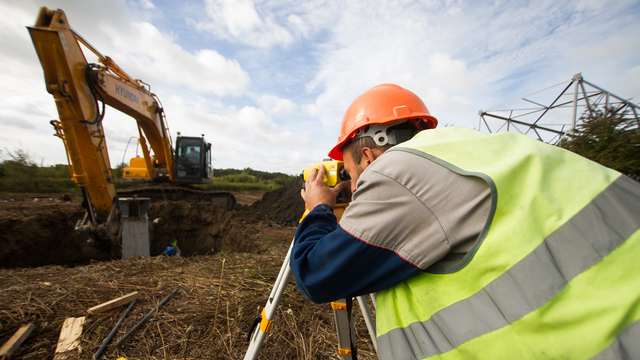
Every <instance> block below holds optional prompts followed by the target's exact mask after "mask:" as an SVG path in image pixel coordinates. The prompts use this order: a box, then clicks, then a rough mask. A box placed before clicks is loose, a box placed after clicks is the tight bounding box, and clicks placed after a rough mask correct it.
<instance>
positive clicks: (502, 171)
mask: <svg viewBox="0 0 640 360" xmlns="http://www.w3.org/2000/svg"><path fill="white" fill-rule="evenodd" d="M389 151H408V152H411V153H414V154H417V155H420V156H424V157H426V158H428V159H430V160H432V161H433V162H435V163H438V164H441V165H443V166H445V167H447V168H448V169H450V170H452V171H454V172H456V173H458V174H461V175H465V176H477V177H480V178H482V179H484V180H485V181H486V182H487V183H488V184H489V186H490V188H491V192H492V205H491V215H490V216H489V220H488V221H487V224H486V225H485V227H484V229H483V231H482V232H481V233H480V235H479V237H478V240H477V241H476V243H475V245H474V247H473V248H472V249H471V251H469V253H467V255H466V256H465V257H464V259H463V260H462V261H461V262H460V263H458V264H457V265H456V266H454V267H453V268H450V269H446V270H445V271H441V272H440V273H429V269H427V271H425V272H423V273H422V274H420V275H417V276H415V277H413V278H411V279H409V280H407V281H404V282H402V283H400V284H398V285H396V286H394V287H392V288H390V289H386V290H384V291H381V292H379V293H378V311H377V315H376V323H377V333H378V351H379V356H380V359H424V358H430V357H433V358H437V359H590V358H603V359H604V358H615V359H622V358H626V357H625V356H624V355H625V354H627V356H630V358H640V321H638V320H639V319H640V231H638V229H639V228H640V184H638V183H637V182H636V181H634V180H632V179H630V178H628V177H627V176H624V175H621V174H620V173H618V172H616V171H614V170H611V169H608V168H606V167H603V166H600V165H598V164H596V163H594V162H592V161H590V160H587V159H585V158H582V157H580V156H578V155H576V154H573V153H571V152H569V151H566V150H563V149H560V148H557V147H555V146H551V145H547V144H544V143H541V142H539V141H536V140H533V139H530V138H528V137H526V136H523V135H517V134H512V133H501V134H493V135H486V134H482V133H479V132H476V131H472V130H467V129H460V128H444V129H436V130H426V131H423V132H421V133H419V134H418V135H417V136H416V137H414V138H413V139H412V140H410V141H408V142H405V143H403V144H401V145H398V146H397V147H394V148H392V149H390V150H389Z"/></svg>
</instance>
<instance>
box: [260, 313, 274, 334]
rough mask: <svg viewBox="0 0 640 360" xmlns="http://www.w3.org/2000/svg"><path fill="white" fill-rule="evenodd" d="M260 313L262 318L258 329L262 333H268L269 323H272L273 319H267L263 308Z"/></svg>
mask: <svg viewBox="0 0 640 360" xmlns="http://www.w3.org/2000/svg"><path fill="white" fill-rule="evenodd" d="M260 315H261V316H262V320H261V321H260V330H261V331H262V332H263V333H268V332H269V330H271V325H273V320H269V319H267V314H266V312H265V309H264V308H263V309H262V314H260Z"/></svg>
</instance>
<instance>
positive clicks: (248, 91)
mask: <svg viewBox="0 0 640 360" xmlns="http://www.w3.org/2000/svg"><path fill="white" fill-rule="evenodd" d="M44 3H45V4H46V5H47V6H49V7H52V8H62V9H64V10H65V11H66V12H67V15H68V17H69V20H70V22H71V24H72V25H73V26H74V28H76V29H77V30H78V31H80V33H82V35H84V36H85V37H86V38H87V39H88V40H90V41H91V42H92V44H93V45H95V46H96V47H97V48H98V49H100V51H101V52H102V53H103V54H105V55H109V56H111V57H112V58H113V59H115V61H116V62H118V64H119V65H120V66H122V67H123V69H125V71H127V72H128V73H129V74H130V75H132V76H133V77H136V78H141V79H142V80H144V81H145V82H147V83H149V84H150V85H151V88H152V91H154V92H155V93H157V94H158V96H159V97H160V99H161V100H162V101H163V103H164V106H165V110H166V114H167V117H168V121H169V126H170V128H171V131H172V134H173V135H175V132H177V131H181V132H182V133H183V134H184V135H199V134H205V135H206V138H207V139H209V140H210V141H212V143H213V148H214V149H215V151H214V158H215V161H214V167H224V166H226V167H234V168H244V167H247V166H249V167H252V168H255V169H259V170H266V171H285V172H289V173H297V172H299V170H300V169H301V168H303V167H304V166H308V165H309V164H310V163H313V162H315V161H317V160H319V159H322V158H324V157H326V153H327V151H328V150H329V148H331V147H332V146H333V145H334V142H335V139H336V138H337V135H338V131H339V124H340V122H341V120H342V116H343V114H344V111H345V110H346V108H347V107H348V105H349V104H350V103H351V102H352V101H353V99H355V98H356V97H357V96H358V95H360V94H361V93H362V92H364V91H366V90H367V89H369V88H370V87H372V86H375V85H377V84H380V83H385V82H391V83H396V84H398V85H400V86H403V87H406V88H407V89H409V90H411V91H413V92H415V93H416V94H418V95H419V96H420V97H422V98H423V100H424V101H425V103H426V104H427V106H428V107H429V110H430V111H431V113H432V114H434V115H435V116H436V117H438V119H439V120H440V123H441V124H451V123H455V124H456V125H463V126H468V127H477V125H478V116H477V112H478V110H480V109H487V108H489V107H491V106H493V105H496V104H501V103H504V102H507V101H509V100H512V99H515V98H518V97H521V96H524V95H526V94H530V93H533V92H535V91H538V90H541V89H542V88H546V87H548V86H550V85H552V84H556V83H559V82H560V81H563V80H568V79H570V78H571V76H573V75H574V74H575V73H578V72H582V73H583V76H584V77H585V79H587V80H589V81H591V82H593V83H594V84H596V85H599V86H601V87H603V88H605V89H607V90H609V91H612V92H613V93H615V94H616V95H619V96H622V97H625V98H629V97H634V98H635V99H636V101H637V99H639V98H640V85H638V84H640V70H638V69H640V53H638V52H637V50H636V49H637V48H638V46H640V38H639V37H637V36H634V35H635V34H638V33H640V23H639V22H638V21H637V18H638V15H639V13H640V8H638V6H637V1H635V0H619V1H616V2H613V1H607V2H602V1H597V0H556V1H538V2H525V1H520V0H514V1H508V2H506V1H494V2H491V3H489V4H484V3H477V2H468V1H466V2H465V1H463V0H446V1H441V0H428V1H411V0H400V1H393V2H376V4H375V6H374V5H372V3H371V2H362V1H339V0H312V1H303V2H300V1H294V0H270V1H264V0H251V1H249V0H238V1H231V0H205V2H178V1H175V0H174V1H171V0H170V1H162V2H158V1H153V0H115V1H111V2H103V1H98V0H44ZM40 5H41V4H40V3H38V2H36V1H35V0H23V1H20V2H14V3H10V2H4V3H2V4H0V11H1V12H2V13H3V14H5V18H6V21H3V23H2V24H0V60H1V61H2V63H3V67H4V69H6V71H4V72H2V73H0V80H1V81H0V126H1V129H2V131H0V141H2V144H3V145H5V144H6V146H7V147H9V148H11V147H13V146H14V144H18V143H17V141H18V140H22V143H23V144H29V146H33V149H31V148H30V150H33V151H32V152H34V153H38V154H45V155H47V156H53V155H56V157H55V158H54V159H55V160H51V162H52V163H61V162H64V161H66V160H65V158H64V150H60V148H61V146H62V144H60V141H59V140H58V139H55V138H54V137H52V136H51V133H52V129H51V127H50V126H49V125H48V121H49V120H51V119H52V118H55V117H57V113H56V108H55V105H54V102H53V99H52V97H51V96H50V95H49V94H47V93H46V90H45V86H44V82H43V77H42V69H41V67H40V65H39V63H38V59H37V56H36V55H35V51H34V49H33V45H32V43H31V40H30V39H29V37H28V34H27V31H26V30H25V28H24V26H25V25H31V24H32V23H33V21H34V20H35V15H36V14H37V10H38V7H39V6H40ZM194 28H195V29H196V30H198V31H194ZM87 57H88V58H90V57H92V55H90V54H88V56H87ZM90 61H95V60H91V59H90ZM107 115H108V116H109V118H108V120H105V127H107V128H108V130H109V132H108V137H109V150H110V152H111V153H112V154H113V157H114V158H118V157H121V156H122V155H121V152H122V151H123V149H124V147H125V146H126V140H127V139H128V137H129V136H131V135H135V133H136V129H135V123H134V122H133V121H132V120H131V119H130V118H128V117H126V116H124V115H117V114H116V112H115V111H112V110H110V109H109V110H107ZM27 139H28V140H27ZM51 149H59V150H56V151H54V150H51ZM50 154H51V155H50ZM117 160H118V161H119V160H120V159H117ZM113 161H114V162H115V160H113Z"/></svg>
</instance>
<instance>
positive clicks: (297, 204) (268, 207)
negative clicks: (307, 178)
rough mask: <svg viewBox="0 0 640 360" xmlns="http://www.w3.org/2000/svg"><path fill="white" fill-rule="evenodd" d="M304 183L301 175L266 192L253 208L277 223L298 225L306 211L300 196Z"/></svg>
mask: <svg viewBox="0 0 640 360" xmlns="http://www.w3.org/2000/svg"><path fill="white" fill-rule="evenodd" d="M302 184H303V180H302V176H299V177H297V178H295V179H294V180H292V181H290V182H289V183H288V184H287V185H285V186H283V187H281V188H279V189H276V190H273V191H269V192H266V193H264V195H262V199H261V200H260V201H258V202H256V203H254V204H253V205H251V209H252V210H254V211H256V212H257V213H259V214H262V215H264V216H265V217H266V218H267V219H268V220H269V221H272V222H274V223H276V224H279V225H285V226H297V225H298V222H299V221H300V218H301V217H302V214H303V213H304V201H303V200H302V197H301V196H300V189H302Z"/></svg>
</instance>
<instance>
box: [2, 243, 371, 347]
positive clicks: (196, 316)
mask: <svg viewBox="0 0 640 360" xmlns="http://www.w3.org/2000/svg"><path fill="white" fill-rule="evenodd" d="M285 252H286V246H282V247H278V248H274V251H273V252H272V253H270V254H262V255H255V254H243V253H219V254H215V255H211V256H195V257H189V258H186V257H183V258H169V257H154V258H131V259H126V260H116V261H111V262H99V263H93V264H91V265H87V266H79V267H75V268H65V267H62V266H45V267H39V268H33V269H5V270H0V338H1V339H0V342H2V343H3V342H4V341H6V340H7V339H8V338H9V337H10V336H11V335H12V334H13V333H14V332H15V331H16V330H17V329H18V328H19V327H20V326H21V325H24V324H27V323H30V322H33V323H35V324H36V329H35V330H34V331H33V333H32V334H31V335H30V336H29V338H28V339H27V340H26V342H25V343H23V344H22V346H21V347H20V348H19V349H18V351H17V352H16V353H15V354H14V357H13V358H14V359H52V358H53V353H54V351H55V348H56V344H57V341H58V336H59V333H60V329H61V327H62V323H63V322H64V320H65V318H67V317H79V316H85V315H86V316H87V322H86V324H85V326H84V330H83V334H82V338H81V346H82V352H81V353H80V354H79V356H78V358H79V359H91V358H92V357H93V354H94V353H95V352H96V351H97V350H98V348H99V347H100V345H101V344H102V341H103V340H104V339H105V338H106V336H107V335H108V334H109V332H110V331H111V329H112V328H113V327H114V326H115V324H116V323H117V322H118V320H119V319H120V317H121V316H122V314H123V313H124V311H125V309H126V308H127V306H128V304H127V305H123V306H121V307H119V308H116V309H113V310H111V311H109V312H107V313H104V314H100V315H90V314H87V313H86V310H87V309H89V308H91V307H93V306H95V305H98V304H101V303H103V302H106V301H109V300H111V299H114V298H117V297H120V296H122V295H125V294H128V293H130V292H133V291H138V292H139V293H140V299H139V300H138V302H137V304H136V305H135V306H134V308H133V311H132V312H131V313H130V314H129V316H128V318H127V319H126V320H125V321H124V323H123V324H122V326H121V327H120V330H119V331H118V333H117V334H116V336H115V337H114V338H113V340H112V341H111V343H110V345H109V346H108V347H107V349H106V351H105V352H104V355H103V356H102V358H103V359H117V358H118V357H126V358H127V359H242V358H243V356H244V354H245V352H246V350H247V347H248V342H247V340H246V337H247V334H246V331H245V329H246V328H247V327H248V326H249V324H250V323H251V321H252V319H253V317H254V316H255V314H257V313H258V312H259V311H260V310H261V309H262V307H263V306H264V304H265V302H266V300H267V298H268V296H269V294H270V292H271V289H272V287H273V283H274V281H275V279H276V276H277V275H278V272H279V270H280V266H281V265H282V260H283V259H284V255H285ZM176 287H177V288H178V289H179V290H178V292H177V293H176V294H175V295H174V296H173V297H172V298H171V299H170V300H169V301H168V302H167V303H166V304H165V305H164V306H162V307H161V308H160V309H159V310H158V311H157V312H156V313H155V314H154V315H153V316H152V317H151V318H150V319H149V320H148V321H147V322H146V323H145V324H144V325H143V326H142V327H140V328H139V329H138V330H137V331H136V332H135V333H133V334H132V336H130V337H129V338H128V339H127V340H126V341H125V342H124V344H123V345H122V346H121V347H120V348H119V349H113V345H115V343H116V342H117V341H118V340H119V339H120V338H122V336H123V335H124V334H125V333H126V332H128V331H129V330H131V329H132V328H133V327H134V326H135V325H136V324H137V323H138V322H139V321H140V320H141V319H142V318H143V317H144V316H145V315H146V314H148V313H149V311H151V309H153V308H154V307H155V306H157V305H158V304H159V302H160V301H162V299H164V298H165V297H166V296H167V295H169V294H170V293H171V292H172V291H173V289H174V288H176ZM354 313H355V314H356V327H357V329H356V332H357V335H358V346H359V355H360V356H359V358H360V359H375V358H376V356H375V353H374V351H373V348H372V346H371V341H370V340H369V335H368V332H367V330H366V326H365V324H364V321H363V320H362V316H361V313H360V311H359V310H356V311H354ZM259 358H260V359H340V357H339V356H338V354H337V337H336V333H335V327H334V323H333V315H332V313H331V310H330V307H329V305H326V304H325V305H317V304H313V303H311V302H310V301H308V300H307V299H306V298H305V297H304V296H303V295H302V294H301V293H300V292H299V291H298V290H297V289H296V288H295V284H294V283H293V280H291V281H290V283H289V284H288V286H287V288H286V291H285V293H284V295H283V297H282V300H281V303H280V307H279V309H278V311H277V314H276V318H275V322H274V326H273V328H272V330H271V332H270V333H269V334H268V336H267V339H266V340H265V342H264V345H263V347H262V350H261V352H260V357H259Z"/></svg>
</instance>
